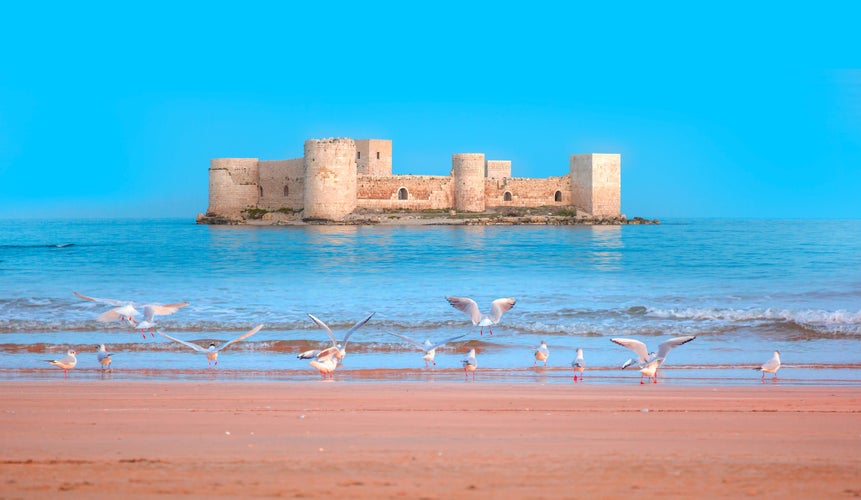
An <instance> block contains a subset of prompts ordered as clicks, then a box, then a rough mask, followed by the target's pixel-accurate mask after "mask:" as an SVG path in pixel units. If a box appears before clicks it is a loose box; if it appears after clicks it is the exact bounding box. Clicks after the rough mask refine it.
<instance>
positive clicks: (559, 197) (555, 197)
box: [553, 191, 562, 201]
mask: <svg viewBox="0 0 861 500" xmlns="http://www.w3.org/2000/svg"><path fill="white" fill-rule="evenodd" d="M553 201H562V191H556V194H554V195H553Z"/></svg>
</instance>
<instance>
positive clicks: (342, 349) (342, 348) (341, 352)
mask: <svg viewBox="0 0 861 500" xmlns="http://www.w3.org/2000/svg"><path fill="white" fill-rule="evenodd" d="M374 314H376V313H371V314H370V315H368V317H367V318H365V319H363V320H362V321H359V322H358V323H356V324H355V325H353V327H352V328H350V329H349V330H347V333H345V334H344V340H343V345H342V344H339V343H338V341H337V340H335V334H334V333H332V330H331V329H330V328H329V327H328V326H327V325H326V323H323V322H322V321H320V320H319V319H317V318H316V317H315V316H314V315H313V314H309V315H308V316H309V317H310V318H311V320H313V321H314V323H317V326H319V327H320V328H322V329H323V330H324V331H325V332H326V333H327V334H328V335H329V338H330V339H332V347H334V348H335V349H336V350H337V351H338V352H337V353H336V354H335V358H336V359H337V360H338V362H341V361H343V360H344V356H346V355H347V342H349V341H350V335H352V334H353V332H355V331H356V330H358V329H359V328H360V327H361V326H362V325H364V324H365V323H367V322H368V320H370V319H371V317H372V316H373V315H374ZM329 349H331V347H330V348H329ZM325 351H328V349H324V350H323V352H325ZM323 352H320V353H317V355H316V357H317V358H318V359H319V358H320V356H321V355H323V356H325V354H323ZM308 353H310V351H305V352H303V353H302V354H300V355H299V356H300V359H307V358H302V357H301V356H304V355H306V354H308Z"/></svg>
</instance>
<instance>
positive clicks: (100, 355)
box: [96, 344, 113, 371]
mask: <svg viewBox="0 0 861 500" xmlns="http://www.w3.org/2000/svg"><path fill="white" fill-rule="evenodd" d="M96 349H98V351H97V353H96V359H98V360H99V364H100V365H102V371H105V370H107V371H112V370H111V361H112V360H111V356H113V353H110V352H108V351H107V350H106V349H105V344H99V345H97V346H96Z"/></svg>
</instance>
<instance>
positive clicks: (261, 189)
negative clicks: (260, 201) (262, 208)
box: [257, 186, 263, 198]
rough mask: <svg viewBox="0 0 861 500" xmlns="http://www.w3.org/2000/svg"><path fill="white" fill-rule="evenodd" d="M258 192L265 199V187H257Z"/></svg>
mask: <svg viewBox="0 0 861 500" xmlns="http://www.w3.org/2000/svg"><path fill="white" fill-rule="evenodd" d="M257 192H258V193H260V197H261V198H263V186H257Z"/></svg>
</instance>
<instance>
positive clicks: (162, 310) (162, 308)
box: [144, 302, 188, 316]
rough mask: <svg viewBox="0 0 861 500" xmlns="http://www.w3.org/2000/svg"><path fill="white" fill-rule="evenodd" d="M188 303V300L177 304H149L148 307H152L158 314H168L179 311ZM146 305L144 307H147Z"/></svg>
mask: <svg viewBox="0 0 861 500" xmlns="http://www.w3.org/2000/svg"><path fill="white" fill-rule="evenodd" d="M187 305H188V302H179V303H177V304H163V305H161V304H149V305H147V306H146V307H149V308H150V309H152V311H153V313H154V314H156V315H158V316H167V315H168V314H173V313H175V312H177V311H179V310H180V309H181V308H183V307H185V306H187ZM146 307H145V308H144V309H146Z"/></svg>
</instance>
